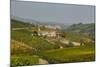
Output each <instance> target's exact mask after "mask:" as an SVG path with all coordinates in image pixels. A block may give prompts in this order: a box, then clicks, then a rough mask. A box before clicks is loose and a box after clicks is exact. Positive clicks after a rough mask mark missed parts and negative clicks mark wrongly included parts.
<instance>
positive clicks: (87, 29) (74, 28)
mask: <svg viewBox="0 0 100 67" xmlns="http://www.w3.org/2000/svg"><path fill="white" fill-rule="evenodd" d="M65 31H68V32H77V33H88V34H89V33H93V34H94V32H95V23H89V24H82V23H79V24H73V25H71V26H69V27H68V28H67V29H65Z"/></svg>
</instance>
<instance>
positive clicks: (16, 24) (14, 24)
mask: <svg viewBox="0 0 100 67" xmlns="http://www.w3.org/2000/svg"><path fill="white" fill-rule="evenodd" d="M30 26H34V24H31V23H27V22H23V21H19V20H16V19H11V28H22V27H30Z"/></svg>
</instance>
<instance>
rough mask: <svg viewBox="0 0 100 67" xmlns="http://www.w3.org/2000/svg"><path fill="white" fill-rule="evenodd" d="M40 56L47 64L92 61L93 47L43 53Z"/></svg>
mask: <svg viewBox="0 0 100 67" xmlns="http://www.w3.org/2000/svg"><path fill="white" fill-rule="evenodd" d="M41 56H42V57H43V58H45V59H46V60H48V62H49V63H53V64H54V63H71V62H85V61H94V59H95V52H94V47H89V46H82V47H71V48H64V49H56V50H50V51H45V52H43V53H41Z"/></svg>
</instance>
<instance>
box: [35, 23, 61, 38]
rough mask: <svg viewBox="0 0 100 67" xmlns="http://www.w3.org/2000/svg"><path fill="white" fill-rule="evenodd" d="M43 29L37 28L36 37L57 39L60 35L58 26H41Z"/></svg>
mask: <svg viewBox="0 0 100 67" xmlns="http://www.w3.org/2000/svg"><path fill="white" fill-rule="evenodd" d="M43 28H44V29H41V26H38V28H37V35H38V36H43V37H54V38H59V34H60V32H59V30H60V29H61V27H60V26H57V25H56V26H51V25H45V26H43ZM33 35H34V33H33Z"/></svg>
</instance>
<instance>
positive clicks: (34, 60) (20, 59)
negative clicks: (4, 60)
mask: <svg viewBox="0 0 100 67" xmlns="http://www.w3.org/2000/svg"><path fill="white" fill-rule="evenodd" d="M38 59H39V58H38V57H37V56H34V55H33V56H25V55H23V56H11V66H12V67H15V66H25V65H27V66H28V65H34V64H38Z"/></svg>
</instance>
